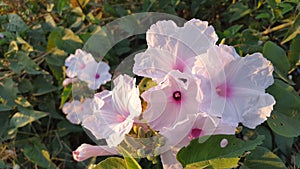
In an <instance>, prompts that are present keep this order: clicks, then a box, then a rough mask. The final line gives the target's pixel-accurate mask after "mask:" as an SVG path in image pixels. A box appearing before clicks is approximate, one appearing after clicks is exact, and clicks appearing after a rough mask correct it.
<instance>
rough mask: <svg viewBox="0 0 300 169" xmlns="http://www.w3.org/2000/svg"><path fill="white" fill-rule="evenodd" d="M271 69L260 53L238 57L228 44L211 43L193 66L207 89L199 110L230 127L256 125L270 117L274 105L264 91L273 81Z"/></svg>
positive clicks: (250, 126) (273, 101) (203, 87)
mask: <svg viewBox="0 0 300 169" xmlns="http://www.w3.org/2000/svg"><path fill="white" fill-rule="evenodd" d="M272 72H273V66H271V64H270V62H269V61H268V60H267V59H265V58H264V57H263V56H262V54H261V53H254V54H252V55H247V56H245V57H239V56H238V55H237V53H236V52H235V51H234V50H233V48H231V47H228V46H226V45H221V46H212V47H211V48H210V49H209V50H208V52H207V53H205V54H202V55H199V56H197V60H196V63H195V67H194V68H193V73H195V74H197V75H199V76H198V77H199V78H201V80H202V81H201V82H203V83H202V86H201V88H202V90H203V91H206V93H204V94H205V96H207V97H206V98H205V99H206V100H205V99H204V100H205V101H204V102H205V105H206V107H205V106H200V107H202V108H203V109H204V110H203V109H202V111H204V112H207V113H209V114H213V115H216V116H219V117H222V120H223V121H224V122H225V123H228V124H230V125H233V126H237V125H238V123H239V122H241V123H242V124H243V125H245V126H246V127H249V128H255V127H256V126H257V125H259V124H261V123H263V122H264V121H265V120H266V119H267V117H269V116H270V114H271V111H272V110H273V105H274V104H275V100H274V98H273V96H272V95H270V94H268V93H265V89H266V88H267V87H268V86H270V85H271V84H272V83H273V82H274V79H273V76H272ZM216 109H218V110H216ZM220 110H221V111H220Z"/></svg>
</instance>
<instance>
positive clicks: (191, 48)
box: [133, 19, 218, 81]
mask: <svg viewBox="0 0 300 169" xmlns="http://www.w3.org/2000/svg"><path fill="white" fill-rule="evenodd" d="M146 38H147V44H148V49H147V50H146V51H145V52H143V53H139V54H137V55H136V56H135V58H134V60H135V63H134V67H133V72H134V73H135V74H137V75H139V76H144V77H149V78H154V79H156V80H157V78H159V79H162V78H164V76H165V75H166V74H167V73H168V72H170V71H171V70H178V71H180V72H184V73H191V70H192V67H193V65H194V62H195V56H197V55H199V54H202V53H205V52H206V50H207V49H208V48H209V47H210V46H212V45H214V44H215V43H216V41H217V40H218V37H217V35H216V33H215V31H214V28H213V27H212V26H208V23H207V22H205V21H200V20H197V19H192V20H190V21H188V22H186V23H185V24H184V26H183V27H177V25H176V24H175V23H174V22H173V21H159V22H157V23H156V24H154V25H152V26H151V27H150V29H149V30H148V31H147V34H146ZM157 81H160V80H157Z"/></svg>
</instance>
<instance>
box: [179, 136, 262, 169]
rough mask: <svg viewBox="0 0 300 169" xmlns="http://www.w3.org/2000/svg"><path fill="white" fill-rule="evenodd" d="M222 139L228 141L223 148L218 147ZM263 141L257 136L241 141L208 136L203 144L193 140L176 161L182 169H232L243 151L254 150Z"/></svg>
mask: <svg viewBox="0 0 300 169" xmlns="http://www.w3.org/2000/svg"><path fill="white" fill-rule="evenodd" d="M223 139H227V141H228V144H227V146H226V147H224V148H222V147H221V146H220V143H221V141H222V140H223ZM263 139H264V137H263V136H258V137H257V138H256V139H255V140H248V141H243V140H240V139H238V138H236V137H235V136H232V135H215V136H210V137H209V138H208V139H207V140H206V141H205V142H203V143H199V139H195V140H193V141H191V143H190V144H189V145H188V146H187V147H184V148H182V149H181V150H180V151H179V152H178V154H177V159H178V161H179V162H180V163H181V164H182V165H183V166H184V167H185V166H187V167H190V168H192V167H194V166H197V167H199V168H204V167H210V168H211V167H212V168H218V166H223V165H226V167H228V168H232V167H236V166H237V165H238V164H237V162H238V160H239V158H240V157H241V155H243V153H244V152H245V151H249V150H253V149H255V147H256V146H257V145H260V144H262V141H263ZM226 159H227V160H226Z"/></svg>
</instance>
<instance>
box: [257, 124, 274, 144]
mask: <svg viewBox="0 0 300 169" xmlns="http://www.w3.org/2000/svg"><path fill="white" fill-rule="evenodd" d="M256 132H257V134H258V135H263V136H265V139H264V141H263V144H261V146H263V147H266V148H268V149H269V150H272V148H273V147H272V144H273V143H272V141H273V140H272V139H273V138H272V134H271V130H270V129H269V128H267V127H265V126H264V125H260V126H258V127H257V128H256Z"/></svg>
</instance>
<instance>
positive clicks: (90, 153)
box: [73, 144, 119, 161]
mask: <svg viewBox="0 0 300 169" xmlns="http://www.w3.org/2000/svg"><path fill="white" fill-rule="evenodd" d="M117 154H119V153H118V151H117V148H110V147H107V146H93V145H89V144H82V145H81V146H79V147H78V148H77V149H76V150H75V151H73V158H74V159H75V160H76V161H84V160H86V159H88V158H91V157H96V156H108V155H117Z"/></svg>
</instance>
